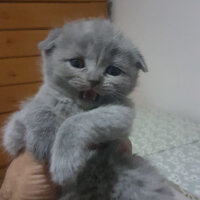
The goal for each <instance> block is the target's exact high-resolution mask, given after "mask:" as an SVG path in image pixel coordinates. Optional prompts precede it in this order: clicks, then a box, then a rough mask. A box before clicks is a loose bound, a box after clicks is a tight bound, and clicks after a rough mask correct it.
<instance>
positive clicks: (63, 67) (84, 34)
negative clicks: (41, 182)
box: [40, 20, 145, 103]
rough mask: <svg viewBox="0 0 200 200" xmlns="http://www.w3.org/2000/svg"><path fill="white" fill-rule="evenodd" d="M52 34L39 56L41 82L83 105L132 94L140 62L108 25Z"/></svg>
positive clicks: (93, 23)
mask: <svg viewBox="0 0 200 200" xmlns="http://www.w3.org/2000/svg"><path fill="white" fill-rule="evenodd" d="M56 31H57V33H56V34H55V35H53V33H52V35H50V36H49V38H50V37H52V38H50V41H53V43H51V44H50V47H48V48H47V49H45V51H44V52H43V58H44V62H45V64H44V67H45V69H44V72H45V76H46V77H45V78H46V79H47V80H48V81H49V82H51V84H53V85H54V86H55V87H57V88H60V89H62V91H64V90H69V91H70V92H71V93H73V95H75V96H76V98H79V99H80V100H82V101H83V102H87V103H96V102H98V101H101V100H102V99H103V98H107V97H110V98H111V97H112V98H123V97H124V96H125V95H127V94H129V93H130V92H131V91H132V89H133V88H134V86H135V84H136V79H137V75H138V67H137V66H136V65H138V66H139V67H143V66H142V64H144V62H143V60H141V59H142V58H141V56H140V54H139V52H138V51H137V50H136V49H135V47H133V46H132V44H130V43H129V41H128V40H127V39H125V38H124V37H123V36H122V35H121V34H120V33H119V32H118V31H117V30H116V28H115V27H114V26H113V25H112V24H111V23H110V22H109V21H107V20H90V21H78V22H75V23H71V24H68V25H66V26H65V27H64V28H62V29H59V30H56ZM49 38H47V40H48V39H49ZM47 40H46V41H44V42H43V44H42V43H41V45H40V46H42V45H44V43H45V42H46V43H48V44H49V43H50V42H49V41H47ZM43 50H44V48H43ZM141 62H143V63H141ZM144 67H145V66H144Z"/></svg>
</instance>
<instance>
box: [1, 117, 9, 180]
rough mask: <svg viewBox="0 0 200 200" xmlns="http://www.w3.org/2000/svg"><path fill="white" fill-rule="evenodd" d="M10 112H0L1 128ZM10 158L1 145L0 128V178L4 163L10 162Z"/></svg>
mask: <svg viewBox="0 0 200 200" xmlns="http://www.w3.org/2000/svg"><path fill="white" fill-rule="evenodd" d="M10 114H11V113H6V114H0V127H1V128H2V127H3V125H4V123H5V121H6V120H7V119H8V117H9V116H10ZM10 160H11V158H10V156H9V155H8V153H7V152H6V151H5V150H4V149H3V146H2V129H0V179H1V177H2V178H3V174H4V170H3V169H1V168H5V167H6V165H7V164H8V163H9V162H10Z"/></svg>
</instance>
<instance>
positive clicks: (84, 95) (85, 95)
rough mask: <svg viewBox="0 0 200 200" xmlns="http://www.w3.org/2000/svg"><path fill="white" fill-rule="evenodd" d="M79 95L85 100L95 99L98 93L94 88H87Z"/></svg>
mask: <svg viewBox="0 0 200 200" xmlns="http://www.w3.org/2000/svg"><path fill="white" fill-rule="evenodd" d="M81 97H82V99H84V100H87V101H97V99H98V94H97V93H96V92H95V91H94V90H87V91H84V92H82V93H81Z"/></svg>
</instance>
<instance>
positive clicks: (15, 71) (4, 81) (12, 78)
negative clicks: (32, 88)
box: [0, 57, 42, 86]
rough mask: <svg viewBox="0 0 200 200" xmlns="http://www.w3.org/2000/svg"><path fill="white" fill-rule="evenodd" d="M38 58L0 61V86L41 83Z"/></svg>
mask: <svg viewBox="0 0 200 200" xmlns="http://www.w3.org/2000/svg"><path fill="white" fill-rule="evenodd" d="M40 65H41V64H40V57H25V58H11V59H0V72H1V78H0V86H3V85H11V84H19V83H28V82H35V81H41V80H42V77H41V69H40Z"/></svg>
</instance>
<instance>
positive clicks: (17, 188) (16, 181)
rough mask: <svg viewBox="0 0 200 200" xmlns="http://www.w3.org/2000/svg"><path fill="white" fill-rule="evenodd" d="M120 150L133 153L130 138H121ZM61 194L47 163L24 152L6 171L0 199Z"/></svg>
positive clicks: (50, 198) (51, 199)
mask: <svg viewBox="0 0 200 200" xmlns="http://www.w3.org/2000/svg"><path fill="white" fill-rule="evenodd" d="M100 147H101V145H99V144H93V145H90V146H89V149H90V150H95V149H97V148H100ZM118 150H119V152H120V153H125V154H128V155H131V152H132V147H131V142H130V140H128V139H123V140H121V141H120V145H119V146H118ZM59 194H60V192H59V188H58V187H57V186H55V184H53V183H52V181H51V178H50V174H49V171H48V167H47V165H46V164H45V163H39V162H37V161H35V159H34V157H33V155H32V154H31V153H28V152H22V153H21V154H20V155H19V156H18V157H17V158H16V159H14V160H13V161H12V163H11V164H10V166H9V168H8V170H7V172H6V176H5V179H4V182H3V184H2V187H1V190H0V200H56V199H58V198H59Z"/></svg>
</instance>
